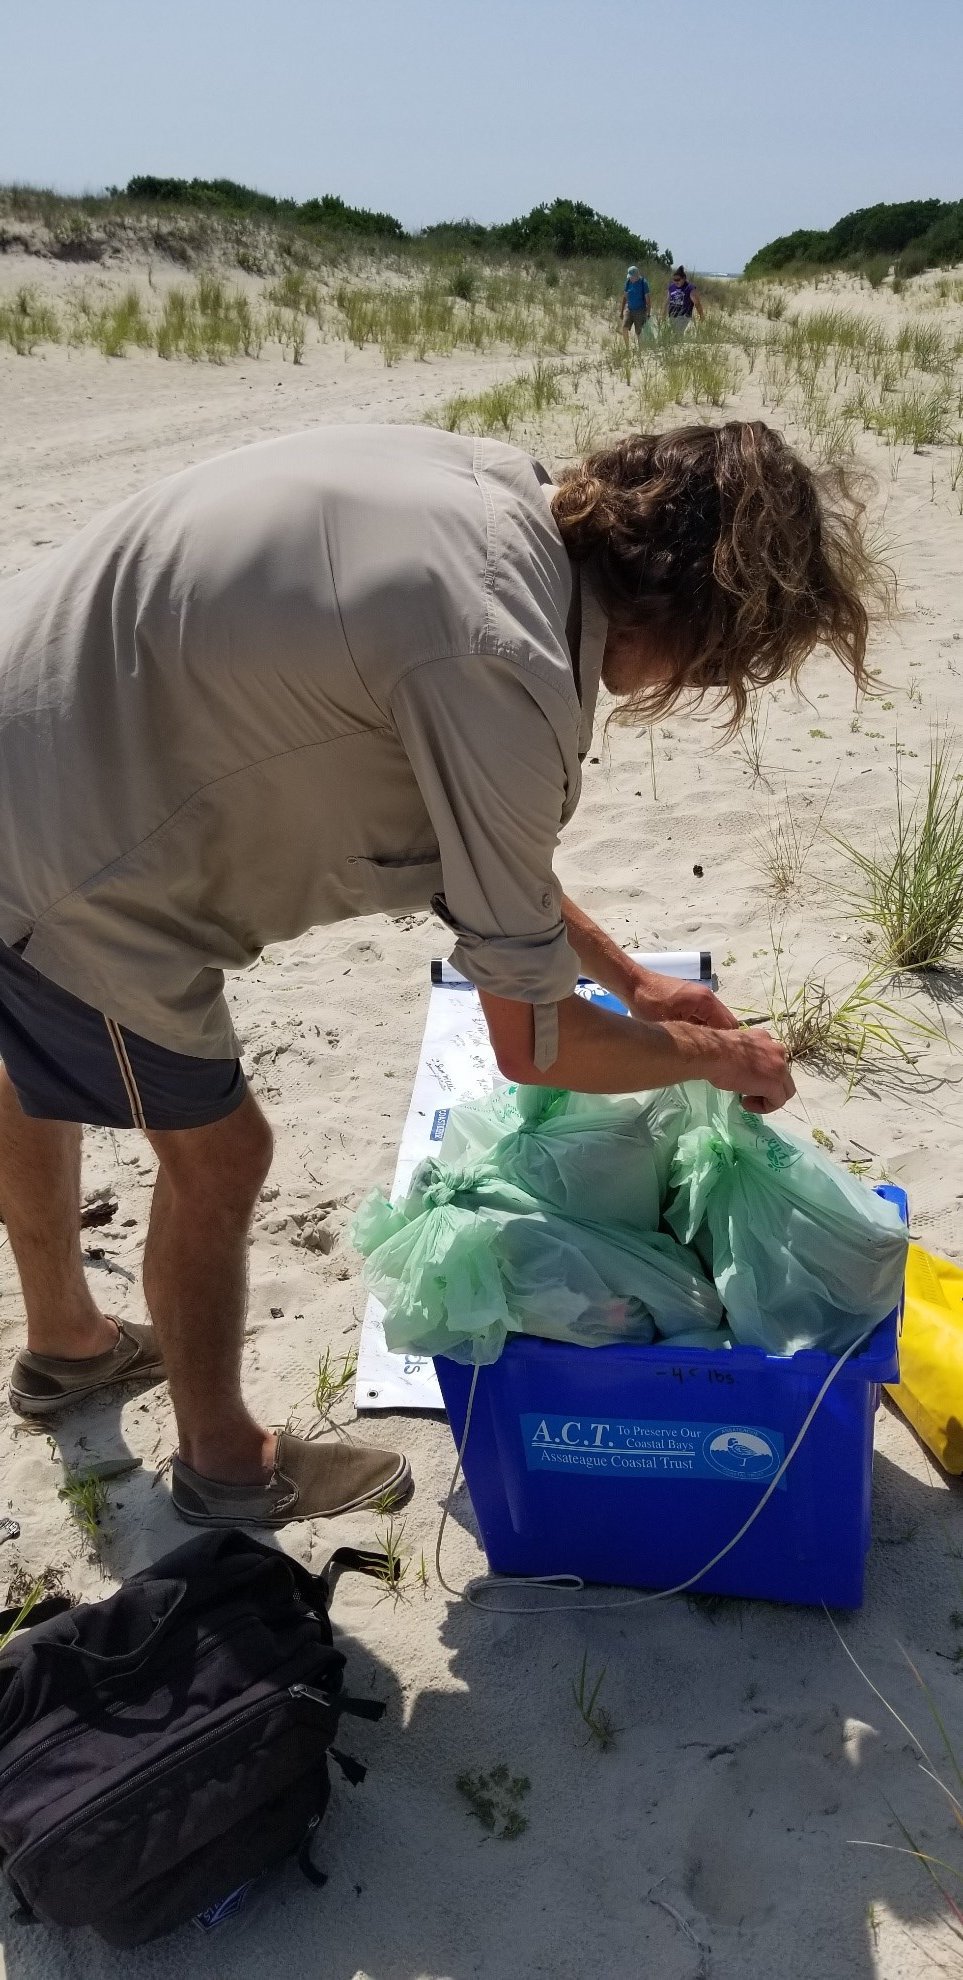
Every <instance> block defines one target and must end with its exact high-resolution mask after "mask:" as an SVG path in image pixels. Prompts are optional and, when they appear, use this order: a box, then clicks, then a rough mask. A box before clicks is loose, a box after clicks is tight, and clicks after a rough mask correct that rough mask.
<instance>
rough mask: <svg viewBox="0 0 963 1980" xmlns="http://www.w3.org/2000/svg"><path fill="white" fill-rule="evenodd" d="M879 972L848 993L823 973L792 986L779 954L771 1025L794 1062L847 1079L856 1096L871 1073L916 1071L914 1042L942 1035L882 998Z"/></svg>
mask: <svg viewBox="0 0 963 1980" xmlns="http://www.w3.org/2000/svg"><path fill="white" fill-rule="evenodd" d="M881 987H882V986H881V980H880V976H879V973H878V971H867V973H866V974H865V975H864V976H862V977H860V979H859V981H858V983H854V984H853V985H852V986H851V987H850V988H849V989H848V990H844V991H841V992H839V993H837V992H835V991H834V990H832V989H831V988H830V987H829V985H828V984H827V982H826V980H825V978H824V977H823V976H821V975H820V973H819V971H818V970H815V969H813V970H809V971H808V972H807V974H806V975H805V976H804V977H803V978H802V979H801V981H800V982H799V983H797V984H796V986H795V988H791V987H790V985H789V983H788V982H787V979H786V976H785V974H784V972H783V969H782V965H781V962H780V960H779V955H778V953H777V955H776V961H775V971H774V978H773V985H772V991H771V995H770V1000H769V1011H768V1014H767V1015H768V1021H769V1022H770V1023H771V1025H772V1027H773V1030H774V1031H775V1033H776V1035H777V1037H778V1038H779V1039H781V1041H782V1043H783V1045H784V1046H785V1047H786V1051H787V1053H788V1056H789V1059H790V1062H791V1063H792V1064H795V1065H804V1066H808V1067H810V1068H811V1069H812V1070H813V1071H814V1072H819V1073H824V1074H827V1075H828V1076H830V1077H832V1078H844V1079H845V1080H846V1082H847V1093H848V1094H851V1093H852V1091H853V1089H854V1087H855V1086H856V1085H857V1084H858V1082H859V1080H860V1079H861V1078H863V1077H865V1076H868V1075H870V1074H876V1075H882V1074H885V1075H890V1076H892V1075H893V1074H894V1073H900V1072H904V1073H905V1072H911V1071H912V1070H913V1068H914V1067H915V1065H916V1063H917V1056H918V1055H917V1054H916V1053H914V1051H913V1049H912V1043H913V1040H914V1039H919V1040H920V1041H925V1040H928V1039H931V1038H935V1037H937V1036H939V1035H940V1034H939V1032H938V1031H937V1029H936V1027H935V1026H933V1025H931V1024H928V1023H926V1022H925V1021H924V1020H923V1019H921V1018H916V1017H909V1016H907V1015H906V1014H905V1013H904V1012H902V1011H899V1010H897V1009H895V1008H894V1006H893V1005H892V1004H890V1003H888V1002H887V1001H886V1000H885V998H883V997H882V996H881V995H880V990H881Z"/></svg>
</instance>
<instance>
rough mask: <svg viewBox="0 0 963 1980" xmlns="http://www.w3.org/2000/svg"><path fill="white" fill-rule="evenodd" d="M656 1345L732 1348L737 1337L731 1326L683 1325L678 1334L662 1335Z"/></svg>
mask: <svg viewBox="0 0 963 1980" xmlns="http://www.w3.org/2000/svg"><path fill="white" fill-rule="evenodd" d="M655 1345H656V1347H664V1348H676V1349H678V1348H712V1349H713V1351H714V1350H715V1349H716V1348H731V1347H734V1346H735V1338H734V1336H733V1333H732V1329H731V1327H683V1329H682V1331H681V1332H680V1333H678V1334H666V1335H661V1336H659V1337H658V1338H657V1339H656V1342H655Z"/></svg>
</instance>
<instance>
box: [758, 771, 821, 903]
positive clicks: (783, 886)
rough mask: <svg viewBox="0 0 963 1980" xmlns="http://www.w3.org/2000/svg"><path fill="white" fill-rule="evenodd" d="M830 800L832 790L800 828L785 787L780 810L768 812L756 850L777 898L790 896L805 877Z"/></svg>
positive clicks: (770, 886)
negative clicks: (819, 807)
mask: <svg viewBox="0 0 963 1980" xmlns="http://www.w3.org/2000/svg"><path fill="white" fill-rule="evenodd" d="M831 798H832V790H830V793H829V796H828V797H827V799H826V802H825V804H824V805H823V807H822V809H821V811H819V812H818V814H817V815H816V817H815V819H813V820H812V821H811V823H808V824H807V825H801V824H800V822H799V820H798V819H797V817H796V813H795V810H794V808H793V804H792V800H791V799H790V796H789V790H788V787H787V788H786V791H785V802H784V804H783V807H782V809H781V810H779V811H776V810H770V813H769V816H768V818H767V820H766V824H765V828H764V829H763V831H762V832H760V833H759V834H758V835H757V838H756V850H757V852H758V855H759V861H760V864H761V866H762V870H763V872H764V874H765V876H766V884H767V887H768V890H769V892H770V893H771V894H774V895H775V896H776V897H777V899H784V898H785V896H786V895H787V894H791V893H793V892H794V890H795V889H796V888H797V887H798V886H799V883H800V881H801V880H802V879H803V878H804V876H805V874H806V872H807V870H808V867H809V862H810V860H811V858H812V854H813V850H814V848H815V845H816V841H817V839H818V837H819V834H820V832H821V830H822V824H823V820H824V818H825V816H826V812H827V810H828V808H829V803H830V799H831Z"/></svg>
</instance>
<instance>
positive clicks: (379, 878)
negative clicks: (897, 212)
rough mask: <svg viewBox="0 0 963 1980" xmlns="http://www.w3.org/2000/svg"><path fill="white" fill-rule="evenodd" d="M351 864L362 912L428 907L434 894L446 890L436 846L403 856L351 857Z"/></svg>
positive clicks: (386, 912)
mask: <svg viewBox="0 0 963 1980" xmlns="http://www.w3.org/2000/svg"><path fill="white" fill-rule="evenodd" d="M348 866H349V870H350V872H351V874H352V875H353V877H354V879H355V881H356V883H357V889H358V897H359V901H360V902H361V903H362V905H360V906H359V909H358V912H359V913H361V914H365V913H367V914H408V913H410V911H411V910H412V909H413V908H427V907H428V906H429V905H430V903H431V899H432V895H433V894H441V893H443V892H444V887H445V878H444V874H443V873H442V869H441V860H440V859H439V856H438V853H437V850H435V851H433V852H424V853H408V854H407V855H406V856H405V857H404V858H403V859H394V858H390V859H362V858H360V857H359V858H356V859H350V860H349V861H348Z"/></svg>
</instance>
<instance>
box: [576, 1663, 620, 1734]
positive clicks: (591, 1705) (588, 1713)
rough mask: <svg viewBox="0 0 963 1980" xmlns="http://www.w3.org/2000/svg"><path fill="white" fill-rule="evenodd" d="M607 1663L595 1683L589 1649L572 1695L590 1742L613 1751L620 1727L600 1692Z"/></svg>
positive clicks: (581, 1665) (580, 1667)
mask: <svg viewBox="0 0 963 1980" xmlns="http://www.w3.org/2000/svg"><path fill="white" fill-rule="evenodd" d="M606 1668H607V1667H606V1665H605V1664H603V1665H602V1668H601V1670H600V1671H599V1674H598V1677H597V1678H596V1679H595V1681H594V1683H593V1682H592V1681H591V1680H590V1678H589V1673H588V1651H587V1650H586V1651H585V1652H584V1653H583V1656H582V1662H581V1664H580V1666H579V1673H578V1676H577V1678H574V1679H573V1681H572V1697H573V1698H574V1700H575V1706H576V1710H577V1712H578V1715H579V1718H580V1719H581V1721H582V1723H583V1725H584V1726H585V1727H586V1728H587V1730H588V1742H587V1743H591V1742H594V1744H595V1745H596V1746H597V1747H598V1749H599V1752H600V1753H609V1752H611V1750H612V1748H613V1746H614V1745H615V1742H616V1739H617V1737H618V1728H617V1726H616V1725H615V1724H614V1723H613V1720H612V1715H611V1713H610V1712H608V1711H607V1710H606V1707H605V1706H604V1705H600V1704H599V1702H598V1701H599V1692H600V1691H601V1689H602V1685H603V1683H604V1682H605V1672H606Z"/></svg>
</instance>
